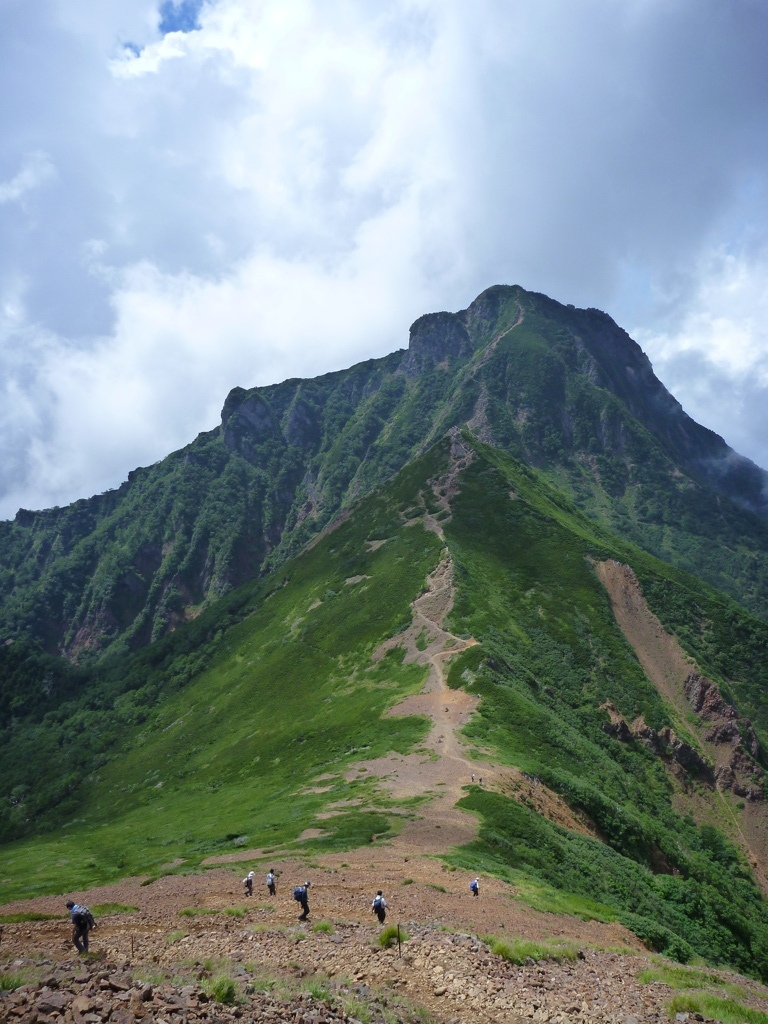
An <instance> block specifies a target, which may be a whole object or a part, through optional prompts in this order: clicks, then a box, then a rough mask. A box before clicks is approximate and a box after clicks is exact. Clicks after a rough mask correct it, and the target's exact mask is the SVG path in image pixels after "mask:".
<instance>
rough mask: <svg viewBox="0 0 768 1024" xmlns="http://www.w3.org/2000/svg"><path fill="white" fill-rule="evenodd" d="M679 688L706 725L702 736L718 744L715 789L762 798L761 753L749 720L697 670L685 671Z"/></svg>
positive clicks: (748, 798)
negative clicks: (684, 677) (681, 688)
mask: <svg viewBox="0 0 768 1024" xmlns="http://www.w3.org/2000/svg"><path fill="white" fill-rule="evenodd" d="M683 689H684V691H685V695H686V697H687V698H688V702H689V703H690V705H691V707H692V708H693V710H694V711H695V712H696V714H697V715H698V716H699V718H700V719H701V720H702V722H706V723H708V724H709V726H710V727H709V729H708V730H707V732H706V733H705V736H704V739H705V740H706V742H707V743H711V744H713V745H714V746H715V747H716V748H719V751H718V757H717V762H718V763H717V765H716V768H715V780H716V783H717V787H718V789H724V790H730V791H731V792H732V793H734V794H735V795H736V796H740V797H743V798H745V799H747V800H752V801H754V800H762V799H763V785H764V776H765V773H764V771H763V769H762V767H761V764H760V762H761V761H762V758H763V754H762V750H761V748H760V743H759V741H758V739H757V736H756V735H755V730H754V728H753V726H752V723H751V722H750V721H749V719H748V718H740V717H739V715H738V713H737V711H736V709H735V708H734V707H733V705H732V704H728V702H727V701H726V700H724V698H723V695H722V694H721V693H720V690H719V689H718V687H717V685H716V684H715V683H713V682H712V680H711V679H707V678H706V676H702V675H701V674H700V673H698V672H691V673H690V674H689V675H688V677H687V678H686V680H685V682H684V684H683Z"/></svg>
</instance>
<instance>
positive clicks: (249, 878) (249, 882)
mask: <svg viewBox="0 0 768 1024" xmlns="http://www.w3.org/2000/svg"><path fill="white" fill-rule="evenodd" d="M243 888H244V889H245V895H246V896H253V872H252V871H249V872H248V874H247V875H246V876H245V878H244V879H243Z"/></svg>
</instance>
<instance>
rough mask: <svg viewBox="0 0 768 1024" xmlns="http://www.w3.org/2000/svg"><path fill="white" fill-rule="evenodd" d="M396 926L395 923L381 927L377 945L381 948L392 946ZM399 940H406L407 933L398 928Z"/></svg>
mask: <svg viewBox="0 0 768 1024" xmlns="http://www.w3.org/2000/svg"><path fill="white" fill-rule="evenodd" d="M397 933H398V926H397V925H396V924H388V925H387V926H386V928H382V929H381V931H380V932H379V945H380V946H381V947H382V949H388V948H389V947H390V946H394V945H395V943H396V942H397ZM400 941H401V942H407V941H408V935H407V933H406V932H405V931H404V930H403V929H402V928H401V929H400Z"/></svg>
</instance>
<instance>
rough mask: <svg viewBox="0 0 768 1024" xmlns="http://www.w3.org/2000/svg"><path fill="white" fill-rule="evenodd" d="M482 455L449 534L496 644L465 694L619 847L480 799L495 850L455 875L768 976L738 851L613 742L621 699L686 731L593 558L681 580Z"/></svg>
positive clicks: (517, 754)
mask: <svg viewBox="0 0 768 1024" xmlns="http://www.w3.org/2000/svg"><path fill="white" fill-rule="evenodd" d="M479 451H480V457H479V458H477V459H476V460H475V462H474V463H473V464H472V465H471V466H470V467H469V469H468V470H466V471H465V472H464V473H463V474H462V477H461V492H460V494H459V495H458V497H457V498H456V499H455V501H454V503H453V511H454V515H453V519H452V520H451V521H450V522H448V523H447V524H446V526H445V531H446V537H447V539H448V542H449V546H450V549H451V552H452V555H453V558H454V563H455V566H456V580H457V584H458V596H457V600H456V604H455V607H454V612H453V616H452V628H453V629H454V631H455V632H459V633H462V632H463V633H471V634H472V635H473V636H474V637H475V638H476V639H477V640H478V641H479V646H477V647H474V648H472V649H471V650H470V651H468V652H466V653H465V654H463V655H461V656H460V657H459V658H457V659H456V660H455V661H454V663H453V665H452V667H451V670H450V674H449V684H450V685H453V686H467V687H468V688H469V689H470V691H471V692H472V693H475V694H477V695H478V696H480V697H481V698H482V700H481V703H480V706H479V710H478V713H477V714H476V715H475V716H474V717H473V719H472V721H471V722H470V724H469V725H468V726H467V727H466V730H465V732H466V734H467V736H468V737H469V738H470V739H472V740H474V741H475V742H476V743H477V745H478V746H481V747H483V748H489V747H490V748H491V749H492V750H494V751H495V752H496V753H497V755H498V756H499V757H500V758H501V760H502V761H504V762H506V763H508V764H510V765H515V766H517V767H519V768H521V769H522V770H523V771H525V772H527V773H529V774H530V775H532V776H534V777H536V778H538V779H540V780H541V782H542V783H544V784H545V785H547V786H548V787H550V788H551V789H552V790H554V791H555V792H557V793H559V794H560V795H561V796H563V797H564V798H565V799H566V801H567V802H568V803H569V804H570V806H571V807H572V808H573V809H574V810H575V811H577V812H578V813H579V814H581V815H582V816H583V818H584V820H585V821H588V822H590V823H591V825H592V827H593V828H594V829H595V830H596V832H597V834H598V835H599V836H600V838H601V840H602V842H601V841H599V840H598V839H593V838H589V837H585V836H582V835H578V834H575V833H569V832H567V831H566V830H564V829H561V828H559V827H558V826H555V825H553V824H551V823H550V822H548V821H546V820H545V819H543V818H541V817H540V816H539V815H537V814H536V813H534V812H533V811H532V810H530V809H528V808H527V807H524V806H521V805H520V804H517V803H515V802H514V801H512V800H509V799H506V798H504V797H502V796H499V795H496V794H488V793H481V792H473V793H472V794H471V795H470V796H468V797H467V798H466V799H465V800H464V801H462V804H463V806H466V807H467V808H468V809H471V810H475V811H477V812H478V813H479V815H480V817H481V821H482V826H481V832H480V839H479V841H478V842H476V843H474V844H472V845H471V846H470V847H469V848H465V849H463V850H462V851H460V852H459V853H458V854H457V855H456V856H455V858H454V863H460V864H461V865H463V866H466V867H467V868H471V869H472V870H477V869H479V868H480V869H482V870H486V871H495V872H496V873H499V874H501V875H503V876H505V877H507V878H510V879H512V878H513V877H514V878H515V879H517V878H519V877H521V876H522V877H524V878H528V879H531V880H533V881H534V882H538V883H541V884H543V885H544V886H546V887H551V888H552V889H556V890H561V891H563V892H566V893H570V894H575V895H576V896H578V897H580V898H582V899H584V900H587V901H591V902H593V903H596V904H599V905H601V906H602V908H603V912H604V911H605V910H606V909H607V908H612V911H613V913H614V914H616V916H617V917H618V918H619V919H620V920H622V921H623V922H624V923H626V924H627V925H628V926H629V927H630V928H632V930H633V931H635V932H636V933H637V934H638V935H639V936H641V937H642V938H643V939H645V940H646V941H648V942H649V944H651V945H652V946H653V947H654V948H657V949H661V950H663V951H665V952H666V953H668V954H669V955H672V956H675V957H678V958H680V959H683V960H686V959H688V958H689V957H690V956H691V955H692V954H693V953H694V952H696V953H698V954H699V955H701V956H704V957H707V958H710V959H713V960H714V961H716V962H724V963H731V964H735V965H737V966H738V967H739V968H740V969H742V970H746V971H751V970H757V971H758V972H759V973H760V974H761V976H763V977H766V976H768V927H766V925H765V924H764V923H763V919H764V916H765V910H766V907H765V903H764V901H763V899H762V897H761V895H760V893H759V891H758V889H757V888H756V886H755V885H754V882H753V881H752V878H751V875H750V872H749V869H748V867H747V865H746V863H745V862H744V860H743V858H742V856H741V855H740V854H739V852H738V850H737V849H736V848H735V847H734V845H733V844H732V843H731V842H730V841H729V840H728V839H727V838H726V837H725V836H723V835H722V834H721V833H720V832H719V831H717V830H716V829H714V828H712V827H711V826H703V827H698V826H697V825H696V824H695V823H694V822H693V820H692V819H690V818H687V817H683V816H681V815H679V814H677V813H675V812H674V811H673V809H672V801H671V795H672V785H671V782H670V779H669V777H668V775H667V774H666V772H665V770H664V765H663V762H662V760H661V759H660V758H659V757H657V756H655V755H654V754H652V753H651V752H649V751H648V750H647V749H646V748H645V747H643V746H642V745H641V744H640V743H622V742H619V741H618V740H616V739H614V738H612V737H611V736H609V735H608V734H607V733H606V732H605V730H604V729H603V725H604V723H605V722H606V721H607V718H606V715H605V713H604V712H603V711H601V710H600V705H601V704H603V702H604V701H606V700H609V701H611V702H612V703H613V704H614V705H615V706H616V707H617V708H618V709H619V711H620V712H621V713H622V714H623V715H624V716H625V717H626V718H627V719H628V720H631V719H633V718H635V717H636V716H638V715H640V714H642V715H643V716H644V718H645V721H646V722H647V723H648V724H649V725H651V726H652V727H654V728H656V729H659V728H661V727H662V726H664V725H672V724H674V726H675V728H676V729H680V728H681V727H682V726H681V723H679V722H673V721H672V719H671V718H670V713H671V709H670V708H668V707H667V706H666V705H665V703H664V702H663V700H662V698H661V697H660V695H659V694H658V693H657V691H656V690H655V688H654V687H653V686H652V685H651V683H650V682H649V681H648V680H647V679H646V677H645V676H644V674H643V672H642V670H641V668H640V666H639V664H638V662H637V660H636V658H635V655H634V653H633V651H632V650H631V648H630V647H629V645H628V643H627V641H626V640H625V638H624V637H623V635H622V633H621V631H620V630H619V628H618V626H617V624H616V622H615V620H614V617H613V614H612V612H611V609H610V605H609V602H608V599H607V596H606V594H605V592H604V591H603V588H602V586H601V584H600V582H599V581H598V579H597V576H596V574H595V572H594V570H593V568H592V562H593V560H595V559H598V558H604V557H606V555H607V554H608V552H609V551H610V553H611V555H612V556H613V557H616V556H619V555H621V556H623V557H624V558H625V559H626V558H627V557H628V556H631V557H632V561H633V564H634V563H635V562H636V561H637V560H638V559H639V560H640V561H641V562H644V565H645V568H647V569H650V568H651V566H653V567H654V569H655V572H656V575H657V576H661V575H662V574H663V573H664V567H663V566H661V565H659V563H656V562H655V561H654V560H653V559H651V558H649V557H648V556H645V555H642V554H641V553H640V552H629V551H628V550H626V549H625V550H622V548H621V545H616V542H613V547H612V549H611V548H609V547H608V544H609V543H610V538H609V537H608V536H607V535H598V534H597V533H596V532H595V529H594V527H592V526H591V525H590V524H589V523H588V521H587V520H585V519H584V518H583V517H582V516H581V515H580V514H578V513H576V512H575V510H573V509H569V507H568V504H567V502H564V501H563V499H562V497H561V496H559V495H558V494H557V493H556V492H554V491H551V490H549V489H548V488H547V487H545V486H542V485H541V484H540V483H537V482H536V478H535V475H534V474H533V473H532V472H531V471H530V470H528V469H526V468H525V467H522V466H520V465H519V464H517V463H513V462H512V461H511V460H508V459H505V458H504V457H501V456H499V455H498V453H494V452H490V451H489V450H488V449H485V448H482V447H479ZM667 578H668V577H667ZM689 584H690V586H692V587H693V586H695V584H694V581H689ZM699 589H700V593H702V594H703V595H706V588H699ZM746 618H748V617H746ZM763 628H764V630H765V632H768V627H763Z"/></svg>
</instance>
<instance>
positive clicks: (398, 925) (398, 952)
mask: <svg viewBox="0 0 768 1024" xmlns="http://www.w3.org/2000/svg"><path fill="white" fill-rule="evenodd" d="M397 955H398V957H399V958H400V959H402V956H403V951H402V950H401V949H400V922H399V921H398V922H397Z"/></svg>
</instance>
